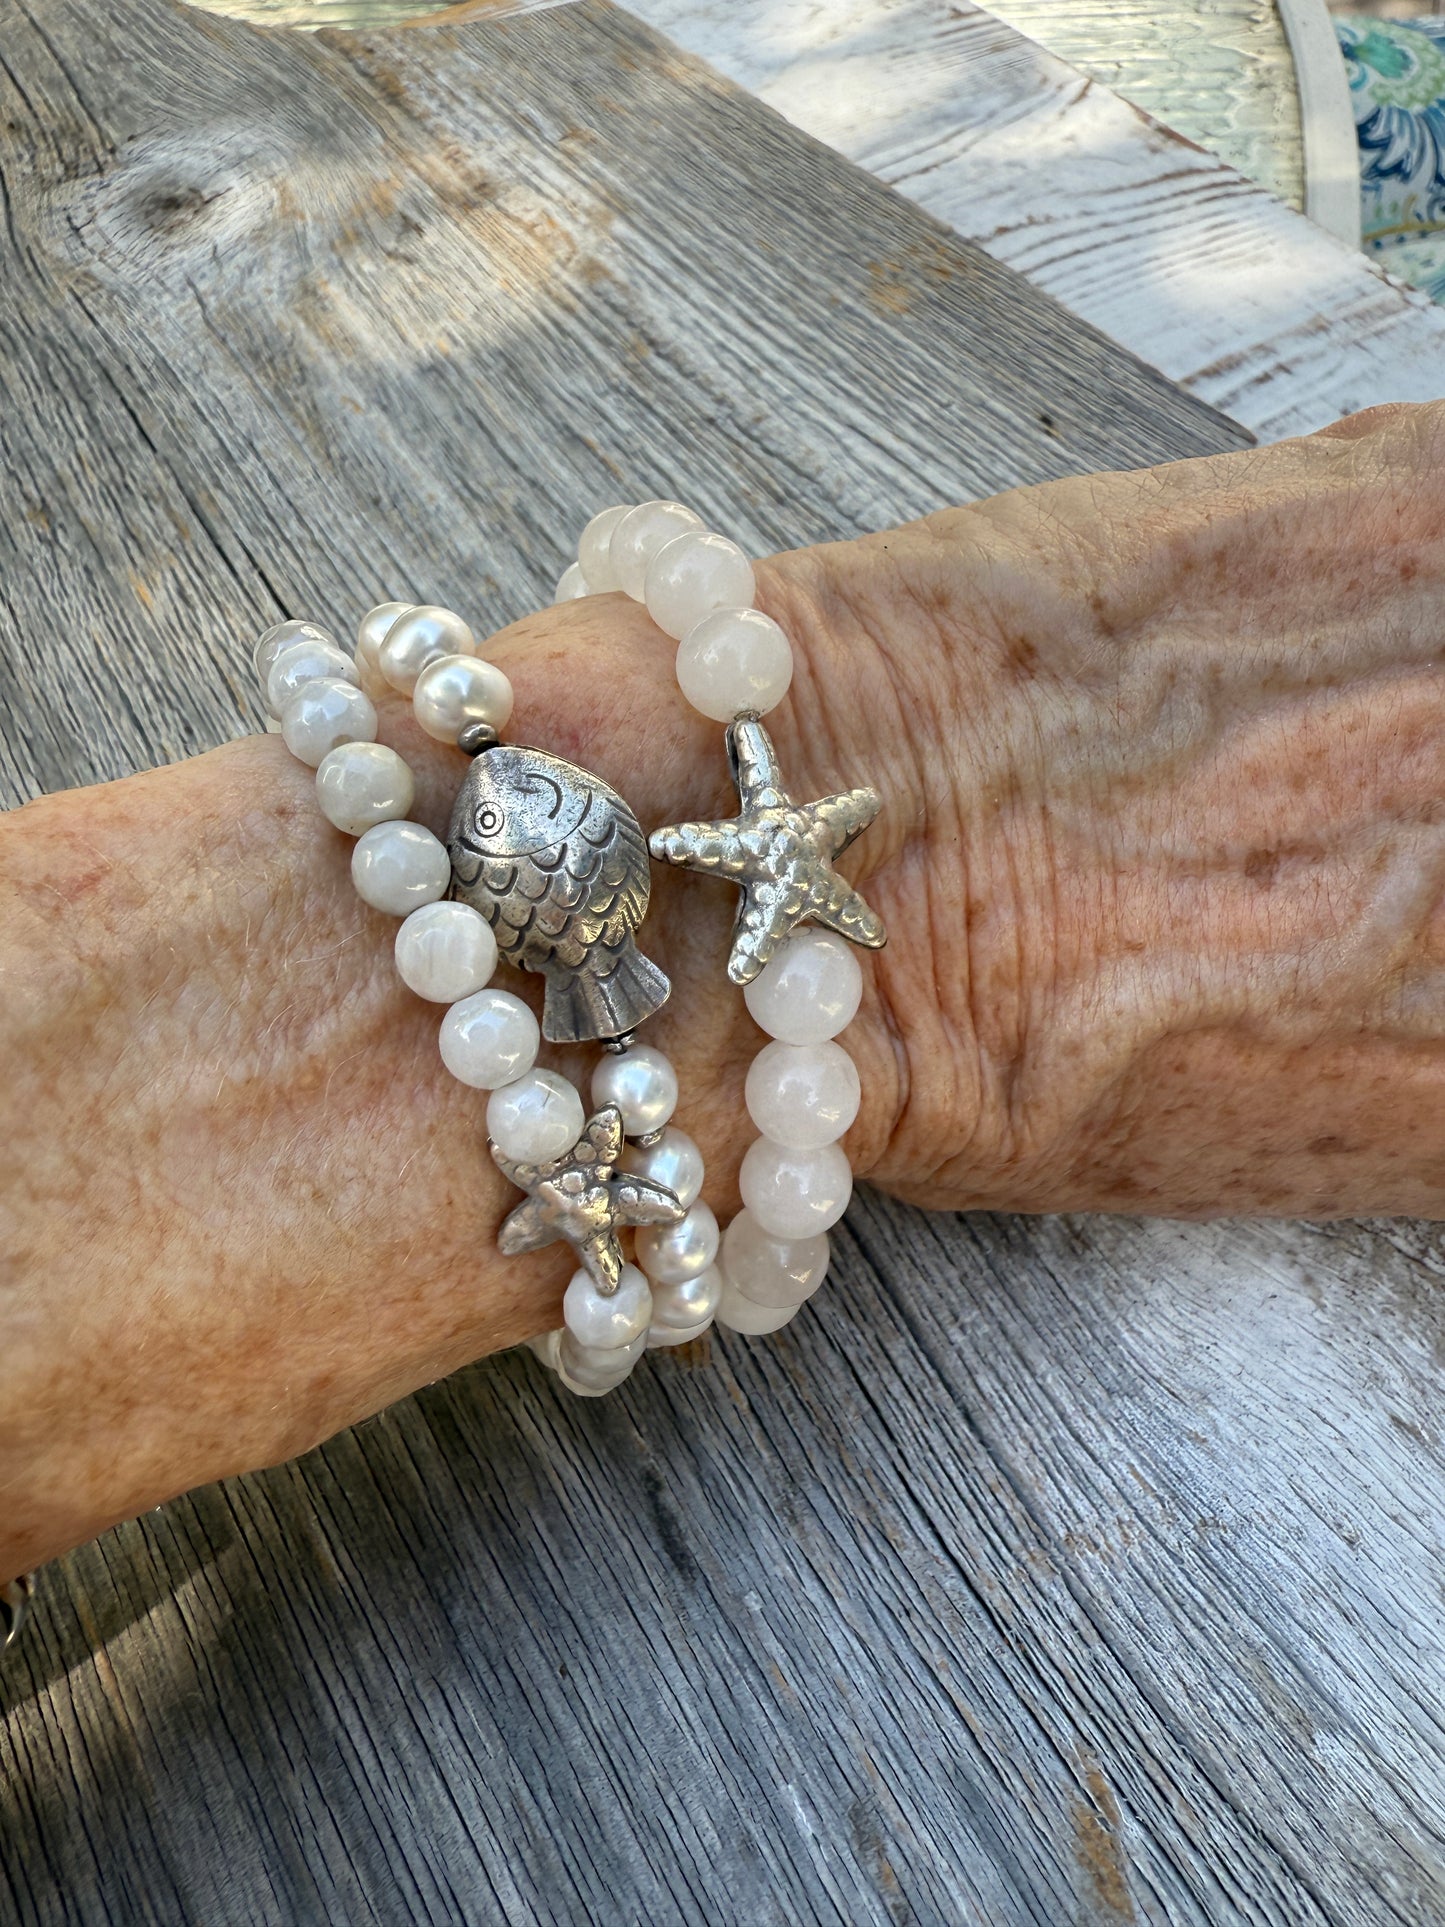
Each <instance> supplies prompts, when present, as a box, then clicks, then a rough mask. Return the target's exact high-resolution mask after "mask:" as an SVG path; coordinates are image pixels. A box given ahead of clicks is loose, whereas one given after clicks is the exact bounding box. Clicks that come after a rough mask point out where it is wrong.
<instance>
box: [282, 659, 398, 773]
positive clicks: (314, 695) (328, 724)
mask: <svg viewBox="0 0 1445 1927" xmlns="http://www.w3.org/2000/svg"><path fill="white" fill-rule="evenodd" d="M281 735H282V737H283V739H284V740H285V744H286V747H287V749H289V750H290V752H291V754H292V755H293V756H295V757H296V758H297V759H298V760H299V761H301V762H303V763H305V764H306V765H307V767H308V768H310V769H315V768H316V767H317V765H318V764H319V763H320V762H322V760H323V759H324V758H325V757H327V756H329V755H330V754H331V752H332V750H333V749H336V748H338V747H339V746H340V745H341V744H342V743H369V742H372V741H373V740H374V739H375V736H376V711H375V710H374V709H373V708H372V705H371V698H370V697H369V696H364V695H363V694H362V693H361V691H360V690H359V689H358V688H357V687H356V684H355V683H352V682H343V681H341V680H340V678H338V677H332V676H318V677H316V679H315V680H314V681H312V682H308V683H307V684H305V686H304V687H303V688H301V689H299V690H297V692H296V694H295V695H294V696H292V697H291V699H290V701H289V702H287V703H286V704H285V706H284V707H283V708H282V711H281Z"/></svg>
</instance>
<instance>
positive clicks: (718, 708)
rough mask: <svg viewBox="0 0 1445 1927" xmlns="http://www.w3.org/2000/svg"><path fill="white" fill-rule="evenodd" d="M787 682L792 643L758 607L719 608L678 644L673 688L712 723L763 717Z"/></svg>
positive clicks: (790, 675) (779, 698)
mask: <svg viewBox="0 0 1445 1927" xmlns="http://www.w3.org/2000/svg"><path fill="white" fill-rule="evenodd" d="M792 680H793V650H792V645H791V644H790V643H789V641H788V638H787V637H786V636H785V635H784V634H783V632H782V630H781V629H780V628H779V627H778V625H777V623H776V622H774V621H773V619H772V617H771V616H765V615H764V614H763V612H762V610H761V609H718V610H716V611H715V612H714V613H713V614H712V615H710V616H704V617H703V619H702V621H701V622H697V623H694V624H693V626H692V628H691V629H689V630H688V632H687V634H686V635H685V636H684V637H683V639H682V641H681V642H680V643H679V644H678V645H677V684H678V688H679V689H681V691H682V693H683V695H684V696H686V698H687V700H688V701H689V702H690V703H691V704H692V706H693V708H694V709H695V710H697V711H698V712H699V714H701V715H703V716H710V717H711V718H712V720H713V721H714V722H715V723H730V722H731V721H732V719H733V718H734V716H742V715H748V714H751V715H755V716H766V715H767V713H768V711H769V710H770V709H776V708H777V706H778V704H779V703H780V702H781V701H782V700H783V698H784V696H786V695H787V693H788V685H789V684H790V683H791V682H792Z"/></svg>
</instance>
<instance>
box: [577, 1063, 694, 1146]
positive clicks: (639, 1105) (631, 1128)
mask: <svg viewBox="0 0 1445 1927" xmlns="http://www.w3.org/2000/svg"><path fill="white" fill-rule="evenodd" d="M592 1104H593V1107H594V1109H597V1110H600V1109H601V1108H602V1106H603V1105H604V1104H615V1105H616V1106H617V1108H618V1110H619V1111H621V1113H622V1128H623V1130H624V1131H625V1132H626V1133H627V1135H628V1136H629V1137H646V1136H648V1134H649V1133H650V1132H652V1131H660V1130H661V1129H662V1127H663V1125H664V1124H666V1122H667V1120H668V1119H669V1118H670V1117H671V1116H672V1114H673V1112H674V1111H675V1110H676V1109H677V1072H676V1071H675V1070H674V1069H673V1068H672V1065H671V1064H670V1063H669V1062H668V1060H667V1059H666V1058H665V1057H664V1056H663V1054H662V1052H661V1051H660V1050H654V1049H653V1048H652V1046H651V1045H650V1044H634V1045H633V1046H632V1048H631V1050H625V1051H621V1052H618V1053H616V1054H614V1053H613V1052H611V1051H608V1052H606V1053H605V1054H604V1056H603V1057H602V1059H601V1061H600V1062H599V1063H598V1066H597V1068H596V1070H595V1071H593V1073H592Z"/></svg>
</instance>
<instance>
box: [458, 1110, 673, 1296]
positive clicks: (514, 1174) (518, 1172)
mask: <svg viewBox="0 0 1445 1927" xmlns="http://www.w3.org/2000/svg"><path fill="white" fill-rule="evenodd" d="M621 1155H622V1113H621V1111H619V1110H618V1108H617V1106H616V1105H615V1104H608V1105H606V1106H604V1108H603V1109H602V1110H600V1111H598V1112H597V1114H596V1115H595V1116H594V1117H590V1118H588V1120H587V1123H586V1125H585V1126H584V1128H583V1131H582V1135H581V1137H579V1138H578V1140H577V1142H576V1143H575V1144H574V1145H573V1146H572V1149H571V1150H570V1151H566V1152H564V1153H563V1155H562V1156H561V1157H559V1158H550V1159H549V1160H548V1161H547V1163H545V1164H519V1163H518V1162H517V1161H516V1159H515V1158H508V1157H503V1155H502V1153H501V1152H500V1151H499V1150H498V1149H497V1147H496V1145H495V1144H494V1145H493V1146H492V1156H493V1158H494V1159H495V1160H496V1164H497V1168H498V1170H499V1171H500V1172H501V1173H502V1175H503V1177H505V1178H507V1179H509V1180H510V1181H511V1182H512V1183H513V1184H515V1185H516V1186H517V1188H518V1189H519V1190H521V1191H525V1192H526V1193H527V1201H526V1203H525V1204H519V1205H518V1206H517V1208H516V1210H515V1211H513V1212H512V1213H511V1214H510V1216H509V1217H508V1218H507V1220H506V1222H505V1223H504V1224H503V1226H502V1228H501V1230H500V1232H498V1234H497V1247H498V1249H499V1250H500V1251H501V1252H502V1253H503V1254H504V1255H505V1256H506V1257H508V1258H515V1257H516V1256H517V1255H518V1253H519V1252H523V1251H540V1250H541V1248H542V1246H543V1245H550V1244H555V1243H557V1241H558V1240H559V1239H565V1240H566V1242H567V1243H568V1244H569V1245H571V1246H572V1248H573V1250H574V1251H575V1252H576V1253H577V1256H578V1257H579V1258H580V1259H581V1261H582V1263H583V1264H584V1265H585V1266H586V1268H587V1270H588V1272H589V1273H590V1274H591V1276H592V1278H593V1280H594V1282H595V1283H596V1285H597V1289H598V1290H599V1291H600V1292H602V1293H603V1295H604V1296H606V1297H610V1296H611V1295H612V1293H613V1292H614V1291H616V1289H617V1281H618V1278H619V1277H620V1276H621V1272H622V1250H621V1247H620V1246H619V1245H618V1242H617V1234H618V1232H619V1231H620V1230H621V1229H622V1227H623V1226H624V1225H633V1224H676V1223H677V1221H678V1219H679V1218H680V1217H682V1215H683V1207H682V1205H681V1204H679V1203H678V1201H677V1198H676V1197H675V1196H674V1195H673V1193H672V1192H671V1191H669V1190H667V1188H666V1187H665V1186H664V1185H661V1184H654V1183H653V1181H652V1179H651V1178H640V1177H634V1176H633V1175H632V1174H631V1173H630V1172H623V1173H622V1175H621V1176H620V1177H619V1176H616V1175H614V1174H615V1172H616V1169H617V1160H618V1158H619V1157H620V1156H621Z"/></svg>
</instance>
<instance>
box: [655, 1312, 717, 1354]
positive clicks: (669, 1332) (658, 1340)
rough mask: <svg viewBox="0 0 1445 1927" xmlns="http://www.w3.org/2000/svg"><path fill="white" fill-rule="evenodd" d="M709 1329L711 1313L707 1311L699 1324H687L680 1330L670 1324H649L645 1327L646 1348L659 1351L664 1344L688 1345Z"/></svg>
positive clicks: (710, 1326) (710, 1328)
mask: <svg viewBox="0 0 1445 1927" xmlns="http://www.w3.org/2000/svg"><path fill="white" fill-rule="evenodd" d="M711 1330H712V1315H711V1313H709V1315H708V1316H707V1317H706V1318H704V1319H703V1320H702V1322H701V1323H700V1324H697V1325H688V1326H686V1327H685V1328H684V1329H683V1330H681V1331H679V1330H677V1329H676V1328H675V1327H673V1326H672V1325H657V1324H653V1325H649V1326H648V1328H647V1349H648V1350H649V1351H650V1352H656V1351H661V1350H662V1349H663V1347H664V1346H671V1345H690V1344H691V1343H692V1341H693V1339H694V1338H701V1337H702V1335H703V1333H704V1332H706V1331H711Z"/></svg>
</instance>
